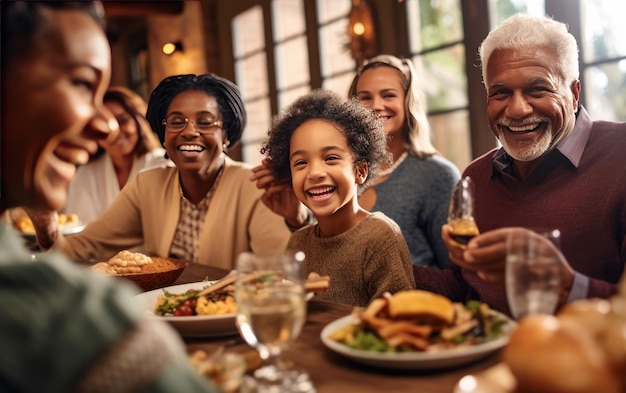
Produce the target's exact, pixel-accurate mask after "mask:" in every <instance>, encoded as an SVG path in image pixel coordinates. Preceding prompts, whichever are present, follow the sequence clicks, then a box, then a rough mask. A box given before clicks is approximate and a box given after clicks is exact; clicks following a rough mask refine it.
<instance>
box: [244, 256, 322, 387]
mask: <svg viewBox="0 0 626 393" xmlns="http://www.w3.org/2000/svg"><path fill="white" fill-rule="evenodd" d="M303 261H304V254H303V253H302V252H296V253H291V252H285V253H283V254H279V255H275V256H271V257H260V256H258V255H255V254H253V253H249V252H244V253H241V254H240V255H239V257H238V258H237V277H236V281H235V298H236V300H237V309H238V311H237V327H238V329H239V332H240V333H241V336H242V337H243V338H244V340H245V341H246V342H247V343H248V344H249V345H250V346H252V347H254V348H255V349H256V350H257V351H258V352H259V355H260V356H261V358H262V359H263V365H262V367H260V368H259V369H257V370H256V371H255V372H254V375H253V376H252V377H248V378H246V379H244V383H243V391H253V392H314V391H315V389H314V387H313V384H312V383H311V381H310V379H309V376H308V374H306V373H304V372H302V371H299V370H296V369H294V368H293V367H292V366H291V365H290V364H288V363H286V362H284V361H282V359H281V354H282V352H283V350H284V349H285V348H286V347H287V345H288V344H289V343H290V342H291V341H293V340H295V339H296V338H297V337H298V335H299V334H300V331H301V330H302V327H303V325H304V322H305V319H306V300H305V289H304V285H303V283H304V280H305V277H304V266H303Z"/></svg>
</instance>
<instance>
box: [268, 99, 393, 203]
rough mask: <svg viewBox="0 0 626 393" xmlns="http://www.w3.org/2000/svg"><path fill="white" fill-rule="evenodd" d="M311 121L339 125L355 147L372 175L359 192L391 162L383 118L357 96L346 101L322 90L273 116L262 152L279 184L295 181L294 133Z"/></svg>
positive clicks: (356, 156)
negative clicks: (290, 160) (290, 153)
mask: <svg viewBox="0 0 626 393" xmlns="http://www.w3.org/2000/svg"><path fill="white" fill-rule="evenodd" d="M309 120H325V121H328V122H330V123H333V124H335V125H336V126H337V127H338V128H339V129H340V130H341V131H342V133H343V135H344V136H345V137H346V141H347V143H348V146H350V148H351V149H352V154H353V157H354V163H355V165H358V164H362V163H365V164H366V165H367V168H368V176H367V179H366V181H365V182H364V183H363V184H361V185H360V186H359V193H360V192H362V191H363V190H364V189H365V188H366V187H367V185H369V183H370V182H371V180H373V179H374V178H376V176H378V173H379V168H380V165H381V164H385V165H388V164H390V163H391V154H390V153H389V152H388V151H387V134H386V133H385V130H384V128H383V122H382V119H381V118H380V117H379V116H377V115H376V114H375V113H374V111H372V110H370V109H368V108H365V107H364V106H363V105H361V103H360V102H359V101H358V100H357V99H349V100H347V101H345V100H344V99H343V98H342V97H341V96H340V95H339V94H337V93H334V92H332V91H329V90H323V89H318V90H313V91H311V92H309V93H308V94H305V95H303V96H302V97H300V98H298V99H297V100H296V101H295V102H294V103H292V104H291V105H290V106H289V107H287V108H285V109H284V110H283V111H282V112H281V113H279V114H278V115H276V116H274V118H273V119H272V126H271V129H270V131H269V133H268V135H269V139H268V141H267V142H265V143H264V144H263V147H262V148H261V154H264V155H265V156H266V157H267V158H268V161H269V166H270V168H271V170H272V172H273V174H274V176H275V177H276V180H277V181H278V182H279V183H283V184H292V178H291V166H290V164H289V151H290V143H291V136H292V135H293V133H294V132H295V130H296V129H297V128H298V127H300V126H301V125H302V124H304V123H306V122H307V121H309Z"/></svg>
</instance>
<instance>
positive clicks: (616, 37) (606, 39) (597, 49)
mask: <svg viewBox="0 0 626 393" xmlns="http://www.w3.org/2000/svg"><path fill="white" fill-rule="evenodd" d="M581 7H582V9H581V18H582V23H583V50H584V53H585V59H584V61H585V62H591V61H594V60H598V59H606V58H613V57H618V56H624V55H626V40H625V39H624V38H625V37H626V23H624V16H626V2H624V1H623V0H585V1H582V2H581Z"/></svg>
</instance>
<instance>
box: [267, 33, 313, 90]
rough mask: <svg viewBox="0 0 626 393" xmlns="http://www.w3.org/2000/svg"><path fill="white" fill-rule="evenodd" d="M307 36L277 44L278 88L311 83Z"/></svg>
mask: <svg viewBox="0 0 626 393" xmlns="http://www.w3.org/2000/svg"><path fill="white" fill-rule="evenodd" d="M307 48H308V47H307V41H306V36H300V37H298V38H296V39H292V40H289V41H285V42H284V43H282V44H277V45H276V65H275V67H276V84H277V87H278V90H284V89H286V88H289V87H292V86H295V85H302V84H308V83H309V74H310V72H309V53H308V51H307Z"/></svg>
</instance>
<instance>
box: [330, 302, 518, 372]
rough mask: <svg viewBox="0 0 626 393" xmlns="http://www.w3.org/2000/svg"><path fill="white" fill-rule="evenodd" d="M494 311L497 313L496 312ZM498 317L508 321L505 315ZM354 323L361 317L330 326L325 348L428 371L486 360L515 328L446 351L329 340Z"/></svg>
mask: <svg viewBox="0 0 626 393" xmlns="http://www.w3.org/2000/svg"><path fill="white" fill-rule="evenodd" d="M493 312H494V313H496V312H495V311H493ZM496 314H498V315H500V316H502V317H504V318H507V317H506V316H504V315H503V314H500V313H496ZM507 319H509V318H507ZM350 323H358V320H357V318H355V317H353V316H352V315H348V316H345V317H342V318H339V319H337V320H335V321H334V322H331V323H329V324H328V325H326V326H325V327H324V329H323V330H322V333H321V339H322V342H323V343H324V345H326V347H328V348H329V349H330V350H332V351H334V352H337V353H339V354H341V355H344V356H346V357H348V358H350V359H352V360H354V361H355V362H359V363H363V364H367V365H370V366H376V367H381V368H387V369H402V370H422V369H424V370H426V369H436V368H446V367H454V366H459V365H462V364H467V363H471V362H473V361H475V360H478V359H481V358H484V357H486V356H487V355H490V354H492V353H494V352H495V351H497V350H499V349H500V348H502V347H503V346H504V345H506V343H507V342H508V341H509V334H510V332H511V329H512V328H513V326H514V325H515V323H514V322H513V321H512V320H510V319H509V323H508V324H507V327H506V328H505V329H506V333H505V334H504V335H503V336H502V337H499V338H497V339H495V340H493V341H489V342H486V343H483V344H477V345H473V346H470V347H462V348H457V349H450V350H444V351H441V352H409V353H407V352H403V353H382V352H374V351H363V350H359V349H353V348H350V347H348V346H347V345H344V344H342V343H339V342H337V341H334V340H331V339H330V338H328V335H329V334H331V333H332V332H334V331H336V330H337V329H339V328H341V327H343V326H345V325H347V324H350Z"/></svg>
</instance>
